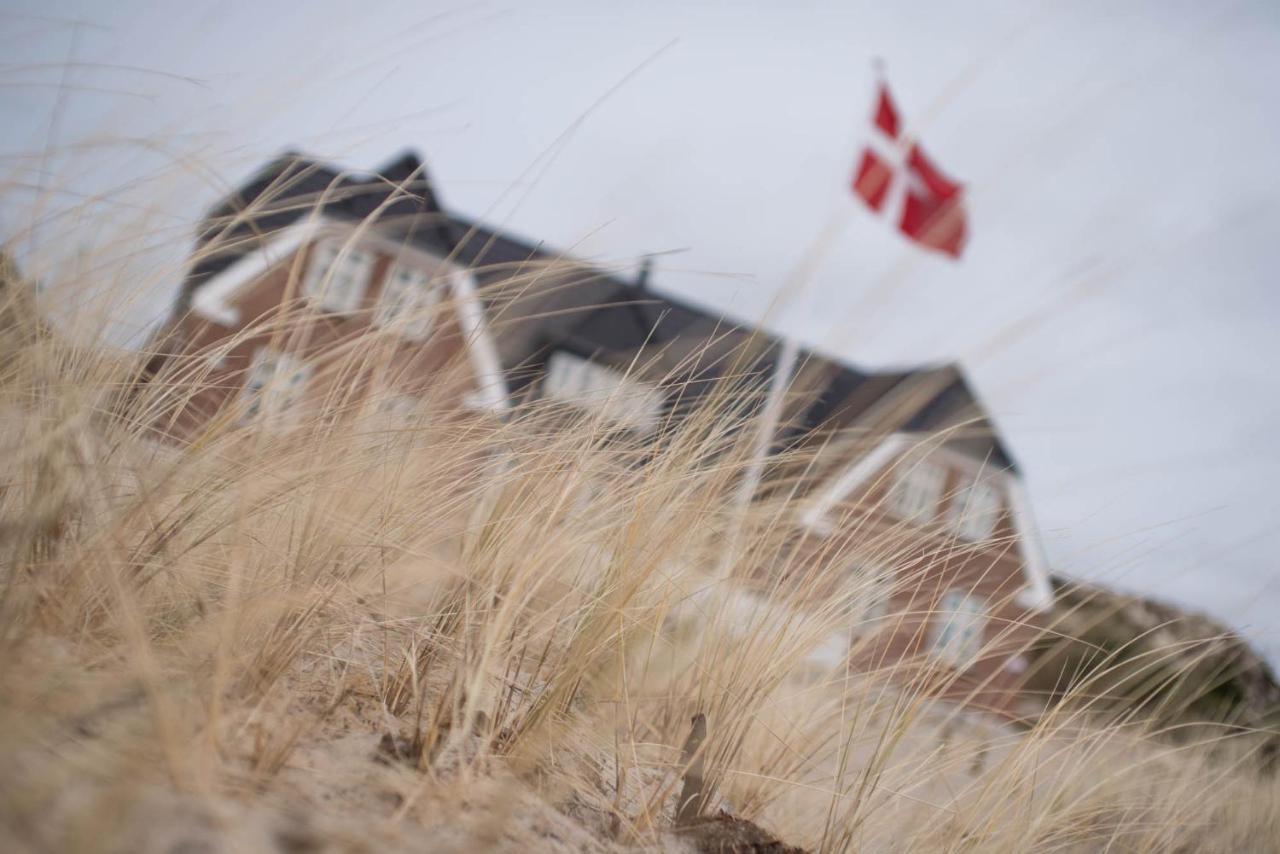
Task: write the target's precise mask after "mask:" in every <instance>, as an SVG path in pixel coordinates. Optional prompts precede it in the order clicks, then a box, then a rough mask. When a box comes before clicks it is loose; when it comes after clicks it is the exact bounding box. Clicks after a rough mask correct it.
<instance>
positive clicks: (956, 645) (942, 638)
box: [933, 590, 987, 668]
mask: <svg viewBox="0 0 1280 854" xmlns="http://www.w3.org/2000/svg"><path fill="white" fill-rule="evenodd" d="M986 622H987V618H986V603H985V602H983V601H982V600H981V599H979V598H978V597H976V596H970V595H968V594H966V593H963V592H962V591H959V590H950V591H948V592H947V593H946V594H945V595H944V596H943V597H942V598H941V599H940V600H939V601H938V609H937V613H936V614H935V615H934V622H933V625H934V629H933V654H934V655H935V656H937V657H938V658H939V659H940V660H942V661H945V662H947V663H948V664H950V665H952V666H953V667H961V668H963V667H968V666H969V665H970V664H972V663H973V661H974V659H976V658H977V657H978V656H979V654H981V652H982V641H983V637H982V634H983V630H984V629H985V627H986Z"/></svg>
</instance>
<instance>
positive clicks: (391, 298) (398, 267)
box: [373, 264, 440, 342]
mask: <svg viewBox="0 0 1280 854" xmlns="http://www.w3.org/2000/svg"><path fill="white" fill-rule="evenodd" d="M439 300H440V282H439V281H438V280H437V281H434V282H433V281H432V273H431V271H428V270H425V269H423V268H421V267H413V266H409V265H407V264H395V265H393V266H392V267H391V269H390V270H389V271H388V272H387V276H386V279H385V280H384V281H383V283H382V293H381V295H380V296H379V297H378V308H377V311H376V312H375V313H374V317H373V322H374V323H375V324H377V325H378V326H380V327H382V328H384V329H386V330H388V331H390V332H392V333H393V334H395V335H397V336H399V337H400V338H404V339H406V340H409V341H415V342H421V341H425V340H426V339H427V336H428V335H430V334H431V327H432V326H433V325H434V323H435V308H436V303H437V302H439Z"/></svg>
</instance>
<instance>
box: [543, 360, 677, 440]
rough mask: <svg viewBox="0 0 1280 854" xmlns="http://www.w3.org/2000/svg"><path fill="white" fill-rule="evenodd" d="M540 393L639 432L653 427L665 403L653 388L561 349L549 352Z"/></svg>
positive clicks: (659, 421) (662, 396) (659, 393)
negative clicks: (549, 355)
mask: <svg viewBox="0 0 1280 854" xmlns="http://www.w3.org/2000/svg"><path fill="white" fill-rule="evenodd" d="M543 393H544V394H545V395H546V396H547V397H548V398H550V399H552V400H559V401H562V402H564V403H569V404H572V405H574V406H578V407H581V408H584V409H588V410H590V411H592V412H596V413H598V414H600V415H601V416H602V417H603V418H604V419H605V420H607V421H610V422H613V423H615V424H619V425H621V426H624V427H629V428H631V429H633V430H637V431H639V432H641V433H648V432H651V431H652V430H654V429H656V428H657V426H658V425H659V424H660V423H661V421H662V413H663V410H664V408H665V406H666V397H665V395H663V393H662V392H661V391H660V390H659V389H658V388H657V387H655V386H653V385H650V384H649V383H646V382H642V381H640V380H637V379H634V378H632V377H628V376H626V375H625V374H624V373H622V372H621V371H619V370H616V369H614V368H611V367H608V366H607V365H600V364H597V363H595V362H592V361H590V360H588V359H584V358H582V357H581V356H576V355H574V354H572V353H568V352H565V351H563V350H557V351H556V352H555V353H552V354H551V358H550V360H549V361H548V364H547V373H546V378H545V380H544V381H543Z"/></svg>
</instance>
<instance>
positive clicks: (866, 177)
mask: <svg viewBox="0 0 1280 854" xmlns="http://www.w3.org/2000/svg"><path fill="white" fill-rule="evenodd" d="M963 190H964V187H963V186H962V185H960V184H958V183H956V182H955V181H952V180H951V179H950V178H948V177H947V176H946V175H944V174H942V172H941V171H940V170H939V169H938V167H936V166H934V165H933V162H932V161H931V160H929V158H928V157H926V156H925V153H924V151H923V150H922V149H921V148H920V144H919V143H918V142H916V141H915V140H912V139H907V138H905V137H904V136H903V133H902V127H901V121H900V120H899V118H898V110H897V108H896V107H895V106H894V104H893V99H892V98H891V97H890V96H889V88H888V86H886V85H885V84H884V83H883V82H881V83H880V87H879V91H878V93H877V96H876V106H875V112H874V113H873V114H872V118H871V135H870V138H869V139H868V140H867V145H866V147H865V148H864V149H863V151H862V157H861V158H860V160H859V162H858V168H857V169H856V171H855V172H854V175H853V192H854V193H855V194H856V195H857V196H858V197H859V198H861V199H862V200H863V201H864V202H866V204H867V207H869V208H871V210H872V211H874V212H875V213H877V214H880V215H881V216H884V217H888V218H890V221H892V222H894V224H895V225H896V227H897V229H898V230H899V231H901V232H902V233H903V234H904V235H906V236H907V238H908V239H910V240H912V241H914V242H916V243H918V244H920V245H921V246H924V247H925V248H927V249H932V250H935V251H937V252H941V253H943V254H945V255H950V256H951V257H952V258H959V257H960V253H961V252H963V251H964V244H965V239H966V237H967V236H968V235H967V232H966V223H965V211H964V192H963Z"/></svg>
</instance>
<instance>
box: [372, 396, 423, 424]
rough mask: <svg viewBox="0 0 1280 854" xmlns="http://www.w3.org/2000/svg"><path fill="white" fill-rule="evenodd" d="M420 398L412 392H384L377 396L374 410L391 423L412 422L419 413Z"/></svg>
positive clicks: (420, 407) (416, 418) (420, 406)
mask: <svg viewBox="0 0 1280 854" xmlns="http://www.w3.org/2000/svg"><path fill="white" fill-rule="evenodd" d="M421 409H422V400H421V399H420V398H419V397H418V396H417V395H412V394H384V395H380V396H379V397H378V400H377V402H376V403H375V404H374V411H375V412H376V413H377V415H378V417H379V418H381V419H385V420H387V421H389V422H391V423H393V424H401V425H403V424H412V423H413V422H415V421H417V420H418V416H419V414H420V413H421Z"/></svg>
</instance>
